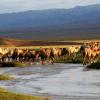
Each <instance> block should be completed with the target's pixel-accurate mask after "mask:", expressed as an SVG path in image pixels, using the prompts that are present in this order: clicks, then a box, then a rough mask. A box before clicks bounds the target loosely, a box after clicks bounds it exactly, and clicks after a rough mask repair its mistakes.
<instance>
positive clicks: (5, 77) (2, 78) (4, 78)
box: [0, 75, 14, 80]
mask: <svg viewBox="0 0 100 100" xmlns="http://www.w3.org/2000/svg"><path fill="white" fill-rule="evenodd" d="M12 79H14V78H13V77H10V76H9V75H0V80H12Z"/></svg>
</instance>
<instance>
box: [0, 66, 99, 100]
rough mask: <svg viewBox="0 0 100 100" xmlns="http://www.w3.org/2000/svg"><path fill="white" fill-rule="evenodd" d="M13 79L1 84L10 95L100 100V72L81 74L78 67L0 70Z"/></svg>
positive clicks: (34, 67)
mask: <svg viewBox="0 0 100 100" xmlns="http://www.w3.org/2000/svg"><path fill="white" fill-rule="evenodd" d="M0 73H3V74H7V75H11V76H13V77H15V78H16V79H14V80H12V81H0V87H4V88H6V89H8V90H9V91H12V92H17V93H27V94H31V95H40V96H41V95H43V96H49V97H50V98H52V100H100V71H98V70H90V71H83V65H81V64H54V65H45V66H42V65H33V66H30V67H25V68H0Z"/></svg>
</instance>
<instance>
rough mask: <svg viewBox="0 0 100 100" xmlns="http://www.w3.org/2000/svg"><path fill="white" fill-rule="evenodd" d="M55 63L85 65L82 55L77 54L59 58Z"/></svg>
mask: <svg viewBox="0 0 100 100" xmlns="http://www.w3.org/2000/svg"><path fill="white" fill-rule="evenodd" d="M54 62H55V63H83V57H82V55H81V54H79V53H77V54H76V55H70V56H68V55H66V56H63V57H57V58H56V59H55V60H54Z"/></svg>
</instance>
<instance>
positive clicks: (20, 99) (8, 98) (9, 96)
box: [0, 88, 50, 100]
mask: <svg viewBox="0 0 100 100" xmlns="http://www.w3.org/2000/svg"><path fill="white" fill-rule="evenodd" d="M0 100H50V99H48V98H47V97H38V96H31V95H26V94H17V93H12V92H8V91H7V90H5V89H3V88H0Z"/></svg>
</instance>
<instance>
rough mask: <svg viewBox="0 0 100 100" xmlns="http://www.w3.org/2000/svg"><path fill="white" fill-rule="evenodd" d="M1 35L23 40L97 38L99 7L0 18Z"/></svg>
mask: <svg viewBox="0 0 100 100" xmlns="http://www.w3.org/2000/svg"><path fill="white" fill-rule="evenodd" d="M0 32H1V33H0V36H1V37H11V38H24V39H48V38H52V39H53V38H59V39H61V38H100V4H98V5H89V6H77V7H75V8H72V9H50V10H35V11H26V12H19V13H6V14H0Z"/></svg>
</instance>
